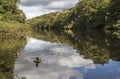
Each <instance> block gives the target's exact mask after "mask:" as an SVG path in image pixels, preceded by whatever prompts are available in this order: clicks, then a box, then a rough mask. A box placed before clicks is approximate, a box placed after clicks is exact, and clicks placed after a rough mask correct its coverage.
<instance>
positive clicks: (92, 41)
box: [25, 29, 120, 79]
mask: <svg viewBox="0 0 120 79" xmlns="http://www.w3.org/2000/svg"><path fill="white" fill-rule="evenodd" d="M36 35H37V33H36V34H35V35H34V36H36ZM36 38H39V39H43V40H47V41H51V42H46V41H42V40H37V39H33V38H30V39H28V40H29V41H30V40H32V42H30V43H29V42H28V44H27V45H26V47H25V49H27V51H28V53H27V51H25V52H26V54H27V55H28V54H29V55H32V57H31V56H30V57H29V58H28V59H29V60H32V59H33V58H34V56H39V55H40V57H42V63H40V65H41V64H44V63H47V64H46V66H47V65H49V64H51V63H52V65H55V64H54V63H56V64H57V65H59V66H60V67H61V68H64V67H68V68H69V69H72V70H73V72H74V71H75V72H78V73H80V74H81V75H82V77H81V78H82V79H89V78H90V79H119V78H120V74H119V73H120V64H119V63H120V49H119V47H120V39H118V38H117V37H115V36H113V35H111V34H109V33H105V32H104V31H103V30H91V29H87V30H81V31H79V32H78V31H76V30H73V31H72V30H65V31H64V32H58V31H57V30H54V31H49V30H48V31H39V33H38V35H37V36H36ZM35 41H36V42H37V43H35ZM52 42H56V43H52ZM61 43H62V44H64V45H62V44H61ZM68 45H69V46H68ZM70 46H73V47H74V48H75V49H77V50H75V49H74V48H73V47H70ZM34 50H35V51H34ZM30 52H31V53H30ZM33 53H34V54H33ZM40 65H39V66H40ZM47 67H49V66H47ZM53 67H54V66H53ZM60 67H59V68H60ZM38 68H40V67H38ZM51 69H52V68H51ZM65 69H66V68H65ZM48 70H49V69H48ZM53 70H54V69H53ZM61 70H62V69H61ZM63 70H64V69H63ZM53 72H54V71H53ZM49 73H52V71H51V72H49ZM59 76H60V75H59ZM72 78H73V79H75V77H70V76H69V78H68V79H72ZM58 79H59V78H58ZM60 79H61V78H60Z"/></svg>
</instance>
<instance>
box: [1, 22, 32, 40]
mask: <svg viewBox="0 0 120 79" xmlns="http://www.w3.org/2000/svg"><path fill="white" fill-rule="evenodd" d="M0 25H1V26H0V37H1V38H0V40H7V39H18V38H19V39H25V37H26V35H28V34H29V33H30V29H29V27H28V25H27V24H26V23H24V24H23V23H18V22H5V21H1V22H0Z"/></svg>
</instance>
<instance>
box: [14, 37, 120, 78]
mask: <svg viewBox="0 0 120 79" xmlns="http://www.w3.org/2000/svg"><path fill="white" fill-rule="evenodd" d="M35 56H39V57H41V59H42V62H41V63H40V64H39V67H38V68H36V66H35V63H34V62H33V60H34V57H35ZM14 75H18V76H23V77H26V78H27V79H120V64H119V62H116V61H113V60H111V61H109V63H108V64H105V65H104V66H102V65H100V64H97V65H95V64H94V63H93V61H92V60H91V59H84V58H83V56H81V55H79V54H78V53H77V52H76V50H75V49H73V48H72V47H70V46H66V45H62V44H57V43H50V42H46V41H42V40H37V39H34V38H28V40H27V44H26V46H25V48H24V49H23V51H22V54H21V56H20V57H19V58H18V59H17V60H16V62H15V69H14Z"/></svg>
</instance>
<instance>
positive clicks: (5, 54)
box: [0, 39, 25, 79]
mask: <svg viewBox="0 0 120 79" xmlns="http://www.w3.org/2000/svg"><path fill="white" fill-rule="evenodd" d="M24 44H25V41H23V40H19V39H17V40H13V39H9V40H7V41H5V40H2V41H0V78H1V79H8V78H10V77H11V76H12V74H13V69H14V61H15V57H14V53H15V52H16V51H18V50H19V49H20V48H21V47H23V46H24Z"/></svg>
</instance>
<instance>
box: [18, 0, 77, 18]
mask: <svg viewBox="0 0 120 79" xmlns="http://www.w3.org/2000/svg"><path fill="white" fill-rule="evenodd" d="M78 1H79V0H21V3H20V4H18V6H19V8H20V9H22V10H23V12H24V13H25V14H26V17H27V19H30V18H33V17H36V16H40V15H43V14H46V13H50V12H55V11H61V10H65V9H68V8H71V7H73V6H75V4H76V3H77V2H78Z"/></svg>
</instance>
